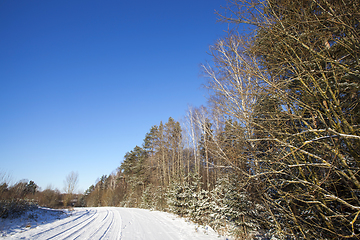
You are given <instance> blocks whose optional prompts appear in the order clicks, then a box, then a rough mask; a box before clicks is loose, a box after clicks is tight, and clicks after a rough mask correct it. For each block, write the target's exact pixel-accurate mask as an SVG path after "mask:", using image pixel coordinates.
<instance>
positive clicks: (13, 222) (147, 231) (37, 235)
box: [0, 207, 226, 240]
mask: <svg viewBox="0 0 360 240" xmlns="http://www.w3.org/2000/svg"><path fill="white" fill-rule="evenodd" d="M0 238H3V239H121V240H127V239H128V240H130V239H131V240H133V239H157V240H162V239H200V240H201V239H204V240H205V239H226V238H225V237H219V235H218V234H217V233H215V232H214V231H213V230H212V229H211V228H210V227H199V226H197V225H196V224H194V223H191V222H188V221H186V220H185V219H182V218H179V217H177V216H175V215H173V214H170V213H164V212H158V211H150V210H145V209H137V208H117V207H100V208H75V209H74V211H68V210H66V211H61V210H52V209H45V208H38V209H34V210H31V211H28V212H27V213H26V214H24V215H22V216H21V217H19V218H15V219H9V218H7V219H0Z"/></svg>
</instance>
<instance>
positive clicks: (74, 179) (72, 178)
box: [64, 171, 79, 206]
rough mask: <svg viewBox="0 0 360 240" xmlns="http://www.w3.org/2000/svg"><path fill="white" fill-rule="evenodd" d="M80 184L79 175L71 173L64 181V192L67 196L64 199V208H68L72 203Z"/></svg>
mask: <svg viewBox="0 0 360 240" xmlns="http://www.w3.org/2000/svg"><path fill="white" fill-rule="evenodd" d="M78 184H79V173H78V172H74V171H71V172H70V173H69V174H68V175H67V176H66V178H65V180H64V191H65V193H66V196H65V198H64V206H67V205H68V203H69V201H71V199H72V196H73V194H74V193H75V191H76V189H77V187H78Z"/></svg>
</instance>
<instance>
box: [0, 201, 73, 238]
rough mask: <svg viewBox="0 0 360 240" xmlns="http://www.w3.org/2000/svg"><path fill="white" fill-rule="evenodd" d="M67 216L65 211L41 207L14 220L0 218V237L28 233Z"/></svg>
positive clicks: (12, 218) (11, 218) (32, 209)
mask: <svg viewBox="0 0 360 240" xmlns="http://www.w3.org/2000/svg"><path fill="white" fill-rule="evenodd" d="M67 216H68V211H67V210H55V209H50V208H42V207H35V208H31V209H30V210H28V211H26V212H25V213H24V214H23V215H21V216H19V217H16V218H14V217H12V216H10V217H8V218H0V237H5V236H9V235H14V234H16V233H21V232H24V231H28V230H30V229H33V228H37V227H38V226H41V225H44V224H49V223H50V224H51V223H53V222H55V221H57V220H60V219H63V218H66V217H67Z"/></svg>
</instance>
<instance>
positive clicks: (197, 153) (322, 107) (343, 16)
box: [85, 0, 360, 239]
mask: <svg viewBox="0 0 360 240" xmlns="http://www.w3.org/2000/svg"><path fill="white" fill-rule="evenodd" d="M359 9H360V2H359V1H358V0H341V1H340V0H334V1H327V0H317V1H311V0H301V1H291V0H267V1H256V0H250V1H245V0H235V1H229V2H228V5H227V7H226V8H225V9H224V11H223V13H219V16H220V19H221V21H223V22H226V23H230V25H229V26H233V27H234V28H233V29H232V31H231V32H229V34H228V36H226V37H224V38H222V39H219V40H218V41H217V42H216V44H214V46H212V47H211V55H212V57H213V62H212V63H210V64H209V65H206V66H203V69H204V73H205V74H206V76H207V80H208V81H207V84H206V87H207V89H208V90H209V104H208V106H207V107H200V108H190V109H189V111H188V113H187V114H186V117H185V118H184V120H183V121H182V123H181V124H180V123H179V122H177V121H175V120H174V119H172V118H169V120H168V122H166V123H165V124H163V123H160V124H159V125H158V126H153V127H152V128H151V129H150V131H149V133H147V134H146V136H145V138H144V142H143V145H142V146H136V147H135V148H134V149H133V150H132V151H130V152H128V153H127V154H126V155H125V157H124V161H123V162H122V164H121V166H120V167H119V169H118V170H117V171H116V173H114V174H111V175H110V176H103V177H102V178H101V179H100V180H99V181H98V183H97V184H96V185H95V186H91V187H90V188H89V189H88V190H87V192H86V194H85V195H86V196H85V201H86V203H87V205H88V206H126V207H143V208H150V209H159V210H168V211H172V212H175V213H177V214H179V215H182V216H185V217H189V218H190V219H192V220H193V221H195V222H199V223H203V224H210V225H211V226H212V227H214V228H215V229H217V230H218V231H226V232H231V233H232V234H234V236H237V237H239V238H256V237H257V236H259V237H260V236H266V235H269V236H270V235H271V236H277V237H278V238H282V239H342V238H347V239H358V238H359V237H360V219H359V213H360V201H359V200H360V199H359V198H360V176H359V170H360V168H359V164H360V157H359V154H360V134H359V133H360V125H359V122H360V105H359V99H360V47H359V46H360V34H359V33H360V24H359V19H360V13H359ZM244 24H245V25H250V26H251V27H250V29H251V32H250V30H249V31H248V32H247V33H248V34H247V35H246V36H245V35H244V34H243V33H241V32H239V30H241V28H242V27H243V26H244Z"/></svg>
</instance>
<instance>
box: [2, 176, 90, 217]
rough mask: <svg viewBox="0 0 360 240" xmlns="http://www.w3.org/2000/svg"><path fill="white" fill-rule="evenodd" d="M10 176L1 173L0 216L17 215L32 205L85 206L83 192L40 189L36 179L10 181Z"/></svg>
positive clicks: (55, 206) (56, 206)
mask: <svg viewBox="0 0 360 240" xmlns="http://www.w3.org/2000/svg"><path fill="white" fill-rule="evenodd" d="M9 182H10V181H9V177H7V176H6V174H5V173H0V218H7V217H16V216H20V215H21V214H23V213H24V212H25V211H26V210H28V209H29V208H32V207H37V206H42V207H49V208H64V207H71V206H78V207H80V206H85V203H84V196H83V195H82V194H73V193H68V192H67V193H61V192H60V191H59V190H58V189H52V188H51V187H47V188H46V189H44V190H41V189H39V187H38V186H37V184H36V183H35V182H34V181H28V180H21V181H19V182H17V183H15V184H10V183H9Z"/></svg>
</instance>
